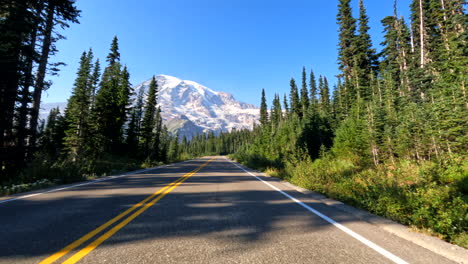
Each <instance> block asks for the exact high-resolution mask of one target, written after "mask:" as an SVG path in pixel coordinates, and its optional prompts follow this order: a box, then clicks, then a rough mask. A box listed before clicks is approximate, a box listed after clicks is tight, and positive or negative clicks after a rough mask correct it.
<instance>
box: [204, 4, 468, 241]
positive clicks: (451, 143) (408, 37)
mask: <svg viewBox="0 0 468 264" xmlns="http://www.w3.org/2000/svg"><path fill="white" fill-rule="evenodd" d="M350 2H351V1H350V0H340V1H339V5H338V15H337V23H338V25H339V43H338V51H339V57H338V64H339V70H340V72H341V73H340V75H339V76H337V77H338V81H337V84H336V85H335V86H334V87H333V88H330V85H329V81H328V79H327V77H326V76H316V75H315V73H314V71H312V70H311V71H310V72H308V71H306V69H305V68H303V69H302V78H301V81H300V83H299V82H296V80H295V79H294V78H292V79H291V80H290V92H289V95H284V97H283V98H281V96H280V95H278V94H275V95H274V99H273V102H272V104H271V108H270V109H268V107H267V102H266V99H265V91H264V90H263V91H262V97H261V109H260V125H259V126H256V127H254V129H253V131H251V132H250V131H245V132H243V133H239V132H236V133H238V134H237V137H235V139H233V141H234V142H238V143H237V144H236V145H235V148H236V149H235V150H236V152H235V154H234V155H232V157H233V158H235V159H236V160H237V161H240V162H242V163H244V164H246V165H248V166H250V167H255V168H259V169H261V170H264V171H266V172H267V173H269V174H270V175H273V176H277V177H281V178H283V179H285V180H288V181H290V182H292V183H294V184H297V185H300V186H302V187H306V188H308V189H311V190H314V191H317V192H320V193H324V194H326V195H328V196H330V197H334V198H337V199H340V200H342V201H345V202H348V203H350V204H353V205H356V206H359V207H361V208H365V209H368V210H370V211H372V212H374V213H377V214H379V215H383V216H386V217H389V218H391V219H394V220H397V221H399V222H402V223H405V224H409V225H413V226H416V227H419V228H421V229H423V230H425V231H426V232H429V233H433V234H436V235H438V236H440V237H442V238H444V239H446V240H448V241H451V242H453V243H457V244H459V245H462V246H464V247H468V234H467V231H468V225H467V223H468V203H467V202H468V174H467V168H468V161H467V160H466V154H467V146H468V140H467V139H468V138H467V133H466V132H467V116H468V115H467V114H468V111H467V110H468V100H467V95H466V83H467V81H468V66H467V65H468V46H467V43H466V41H467V33H466V30H467V22H468V21H467V15H466V14H465V10H464V7H463V4H464V3H463V1H457V0H452V1H444V0H424V1H423V0H414V1H413V2H412V4H411V23H407V22H406V21H405V20H404V18H403V17H399V16H398V12H397V10H396V7H395V9H394V14H393V15H392V16H388V17H385V18H383V19H382V20H381V23H382V25H383V26H384V28H385V31H384V41H383V42H382V43H381V45H382V46H383V49H382V52H380V53H377V52H376V50H375V49H373V48H372V46H373V45H372V43H371V37H370V35H369V33H368V31H369V26H368V16H367V14H366V9H365V6H364V4H363V1H362V0H360V1H359V17H358V18H354V17H353V16H352V7H351V3H350ZM223 137H225V135H223ZM212 141H213V140H211V141H207V142H206V145H208V144H212ZM223 142H224V141H223V140H222V139H221V138H219V139H218V144H222V143H223ZM202 145H203V144H201V145H200V146H202ZM206 145H205V147H204V149H205V150H206V149H208V150H210V148H209V147H208V148H207V147H206ZM227 152H231V151H227ZM205 153H222V152H219V151H215V150H214V149H213V148H211V152H210V151H208V152H205Z"/></svg>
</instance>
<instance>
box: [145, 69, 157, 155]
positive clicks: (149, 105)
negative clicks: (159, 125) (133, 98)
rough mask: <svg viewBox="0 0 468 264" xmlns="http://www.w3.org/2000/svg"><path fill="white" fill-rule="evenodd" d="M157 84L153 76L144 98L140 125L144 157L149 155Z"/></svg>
mask: <svg viewBox="0 0 468 264" xmlns="http://www.w3.org/2000/svg"><path fill="white" fill-rule="evenodd" d="M157 93H158V84H157V82H156V78H155V77H154V76H153V78H152V79H151V82H150V84H149V89H148V97H147V98H146V104H145V114H144V116H143V121H142V123H141V139H142V145H143V150H144V152H145V155H146V156H147V157H148V156H149V155H150V146H151V142H152V140H153V129H154V125H155V123H154V120H155V113H156V103H157Z"/></svg>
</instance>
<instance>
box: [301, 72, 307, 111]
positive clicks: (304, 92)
mask: <svg viewBox="0 0 468 264" xmlns="http://www.w3.org/2000/svg"><path fill="white" fill-rule="evenodd" d="M301 105H302V113H304V114H305V113H307V111H308V110H309V93H308V91H307V74H306V69H305V67H303V68H302V88H301Z"/></svg>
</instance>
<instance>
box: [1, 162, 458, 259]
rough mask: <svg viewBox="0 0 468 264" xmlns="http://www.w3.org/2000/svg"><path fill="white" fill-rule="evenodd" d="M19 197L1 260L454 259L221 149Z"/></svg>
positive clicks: (6, 210)
mask: <svg viewBox="0 0 468 264" xmlns="http://www.w3.org/2000/svg"><path fill="white" fill-rule="evenodd" d="M56 189H57V188H56ZM18 197H19V199H16V200H5V199H3V200H2V201H0V238H1V239H0V263H223V264H225V263H269V264H271V263H452V262H451V261H450V260H448V259H446V258H444V257H442V256H440V255H437V254H435V253H433V252H432V251H429V250H427V249H424V248H422V247H419V246H417V245H415V244H413V243H411V242H409V241H407V240H404V239H402V238H399V237H397V236H394V235H392V234H390V233H388V232H386V231H384V230H382V229H380V228H379V227H377V226H375V225H372V224H369V223H366V222H362V221H360V220H359V219H357V218H356V217H354V216H353V215H350V214H348V213H345V212H343V211H340V210H338V209H336V208H334V207H330V206H328V205H326V204H323V203H320V202H319V201H317V200H313V199H312V198H310V197H309V196H307V195H305V194H303V193H301V192H298V191H296V190H295V189H293V188H292V187H290V186H288V185H285V184H283V183H281V182H280V181H278V180H276V179H274V178H270V177H264V176H258V174H256V173H254V172H252V171H251V170H249V169H243V168H242V167H240V166H239V165H237V164H235V163H232V162H231V161H229V160H227V159H225V158H224V157H207V158H202V159H197V160H191V161H188V162H183V163H176V164H172V165H170V166H164V167H159V168H156V169H152V170H147V171H144V172H140V173H137V174H130V175H124V176H120V177H114V178H105V179H103V180H99V181H96V182H91V183H89V182H87V183H85V184H81V185H79V186H75V187H73V186H67V187H65V188H61V189H59V190H55V189H53V190H52V191H50V190H48V192H46V193H44V192H36V193H34V195H29V196H26V197H24V195H23V196H21V195H20V196H17V197H16V198H18Z"/></svg>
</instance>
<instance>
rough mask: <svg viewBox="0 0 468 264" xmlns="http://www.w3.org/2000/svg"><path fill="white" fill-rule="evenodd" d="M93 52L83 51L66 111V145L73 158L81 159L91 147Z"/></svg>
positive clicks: (70, 156)
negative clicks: (89, 138)
mask: <svg viewBox="0 0 468 264" xmlns="http://www.w3.org/2000/svg"><path fill="white" fill-rule="evenodd" d="M92 59H93V53H92V51H91V50H89V52H88V53H86V52H83V54H82V55H81V59H80V67H79V69H78V73H77V77H76V80H75V84H74V86H73V91H72V96H71V97H70V99H69V100H68V104H67V108H66V111H65V120H66V124H67V130H66V132H65V133H66V137H65V139H64V141H65V147H66V149H67V152H68V155H69V158H70V159H71V160H76V159H79V158H80V157H83V155H84V154H85V150H86V147H89V142H88V141H87V139H88V137H90V132H91V131H90V129H91V127H90V126H91V125H90V120H89V116H90V106H91V101H92V99H91V94H92V92H91V91H92V89H93V87H92V83H91V82H90V80H91V77H92V74H91V68H92Z"/></svg>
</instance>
